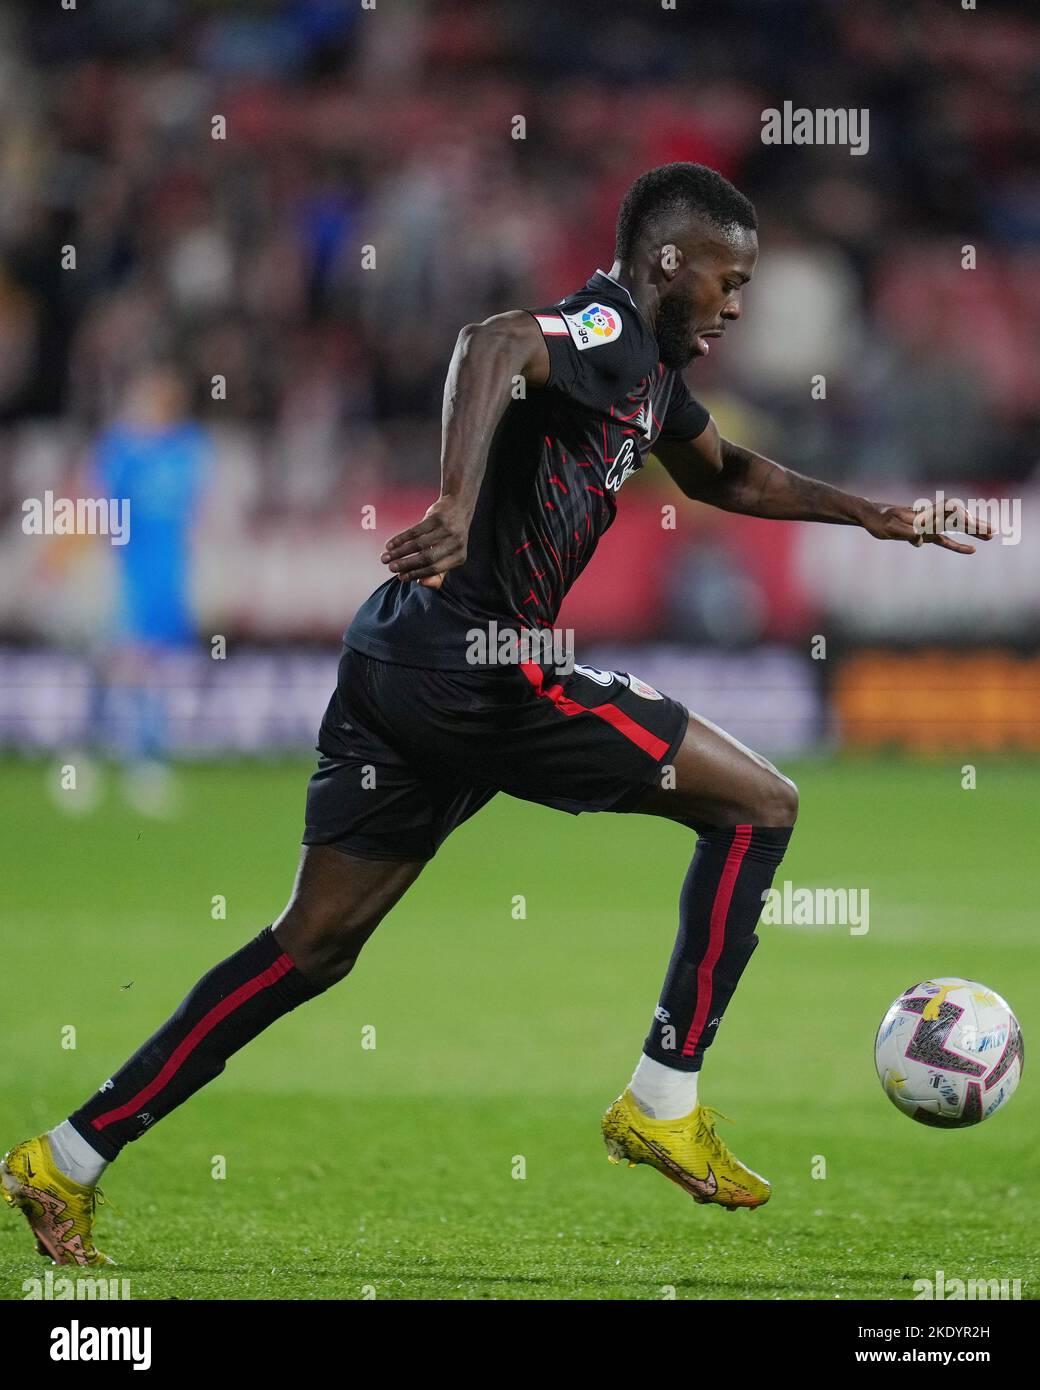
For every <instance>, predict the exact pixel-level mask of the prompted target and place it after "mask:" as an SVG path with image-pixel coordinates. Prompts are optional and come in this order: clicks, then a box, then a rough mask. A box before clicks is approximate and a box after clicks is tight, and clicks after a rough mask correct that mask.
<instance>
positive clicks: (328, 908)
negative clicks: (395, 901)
mask: <svg viewBox="0 0 1040 1390" xmlns="http://www.w3.org/2000/svg"><path fill="white" fill-rule="evenodd" d="M377 926H378V918H376V919H373V916H372V913H371V912H370V911H368V910H366V908H365V907H364V906H356V907H343V906H340V905H337V904H335V903H329V902H325V903H321V904H307V905H304V904H300V903H293V904H291V905H290V906H289V907H288V908H287V909H286V911H285V913H284V914H283V916H282V918H281V919H280V921H279V922H278V924H277V926H276V927H275V935H276V936H277V937H278V940H279V941H280V942H281V943H282V945H283V946H284V947H285V949H286V950H287V951H288V953H289V955H290V956H292V958H293V961H294V962H295V964H296V966H297V967H298V968H299V969H300V970H301V971H302V972H303V974H304V975H306V976H307V978H308V979H309V980H311V981H312V982H313V983H314V984H317V985H323V986H325V987H328V986H329V985H332V984H335V983H336V982H337V981H338V980H342V979H343V978H344V976H346V975H349V974H350V972H351V970H353V968H354V966H355V964H356V963H357V958H358V956H359V955H360V954H361V948H362V946H364V944H365V942H366V941H367V940H368V938H369V937H370V936H371V934H372V932H373V931H375V929H376V927H377Z"/></svg>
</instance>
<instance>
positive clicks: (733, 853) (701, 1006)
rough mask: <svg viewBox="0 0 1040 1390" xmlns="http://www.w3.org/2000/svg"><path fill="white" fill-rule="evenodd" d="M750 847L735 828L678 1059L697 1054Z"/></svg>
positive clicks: (743, 828)
mask: <svg viewBox="0 0 1040 1390" xmlns="http://www.w3.org/2000/svg"><path fill="white" fill-rule="evenodd" d="M750 843H751V826H750V825H738V826H737V827H736V829H735V830H734V832H733V843H732V844H731V845H730V847H729V853H728V854H727V855H726V862H725V864H724V865H723V866H722V873H721V874H720V875H719V885H718V887H717V888H716V889H715V901H714V902H713V903H712V905H711V918H710V921H709V924H708V949H707V950H706V951H705V953H704V957H703V959H702V960H701V963H700V965H698V967H697V1008H696V1010H695V1012H694V1015H693V1021H692V1023H691V1024H690V1031H689V1032H688V1033H687V1034H686V1041H685V1042H684V1043H683V1050H682V1055H683V1056H684V1057H692V1056H693V1054H694V1052H695V1051H696V1050H697V1044H698V1043H699V1042H700V1040H701V1034H702V1033H703V1032H704V1024H705V1022H706V1020H707V1017H708V1011H709V1009H710V1008H711V982H712V977H713V976H714V973H715V966H716V964H717V963H718V959H719V956H720V955H721V954H722V947H723V946H724V944H725V941H726V918H727V917H728V916H729V905H730V903H731V902H732V901H733V889H734V887H735V886H736V882H737V877H738V875H739V873H740V866H741V864H742V863H743V862H744V855H745V854H746V853H747V847H748V845H749V844H750Z"/></svg>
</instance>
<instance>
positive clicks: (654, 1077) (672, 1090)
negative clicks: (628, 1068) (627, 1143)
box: [629, 1053, 700, 1120]
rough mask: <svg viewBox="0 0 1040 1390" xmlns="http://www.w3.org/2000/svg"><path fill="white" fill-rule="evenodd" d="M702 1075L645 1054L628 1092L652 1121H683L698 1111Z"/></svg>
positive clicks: (641, 1058)
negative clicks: (680, 1068) (669, 1065)
mask: <svg viewBox="0 0 1040 1390" xmlns="http://www.w3.org/2000/svg"><path fill="white" fill-rule="evenodd" d="M699 1076H700V1072H696V1071H679V1070H677V1068H675V1067H666V1066H665V1065H664V1064H663V1063H662V1062H655V1061H654V1059H653V1058H652V1057H647V1055H646V1054H645V1053H644V1054H643V1055H642V1056H641V1057H640V1059H639V1065H638V1066H637V1067H636V1069H635V1071H634V1072H633V1074H632V1080H631V1081H630V1082H629V1089H630V1090H631V1092H632V1094H633V1095H634V1096H635V1100H636V1104H637V1105H638V1106H639V1108H640V1110H642V1112H643V1114H644V1115H647V1116H649V1118H650V1119H651V1120H682V1119H685V1118H686V1116H687V1115H689V1114H690V1112H691V1111H692V1110H695V1109H696V1108H697V1078H698V1077H699Z"/></svg>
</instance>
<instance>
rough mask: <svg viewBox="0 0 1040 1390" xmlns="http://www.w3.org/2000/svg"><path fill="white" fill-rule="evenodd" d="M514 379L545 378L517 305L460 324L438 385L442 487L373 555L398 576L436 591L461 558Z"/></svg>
mask: <svg viewBox="0 0 1040 1390" xmlns="http://www.w3.org/2000/svg"><path fill="white" fill-rule="evenodd" d="M518 377H523V379H524V380H525V381H526V382H527V383H528V385H530V386H544V385H545V383H546V382H547V381H548V380H549V352H548V349H547V348H546V346H545V339H544V338H543V336H542V330H541V329H540V328H539V327H538V325H537V323H536V322H535V321H534V319H533V318H532V317H531V315H530V314H528V313H526V312H525V311H524V310H522V309H515V310H512V311H510V312H509V313H506V314H496V315H495V316H494V317H493V318H490V319H486V320H485V321H484V322H483V323H477V324H472V323H470V324H467V325H466V327H465V328H464V329H463V330H462V332H461V333H460V334H459V336H458V341H457V342H456V344H455V351H454V353H453V354H452V359H451V364H450V365H449V367H448V377H447V380H446V381H445V383H444V412H443V416H442V432H441V492H440V496H439V497H438V498H437V500H436V502H434V504H433V506H432V507H430V508H429V510H428V511H427V513H426V515H425V517H424V518H423V520H422V521H420V522H419V523H418V524H417V525H415V526H410V527H409V528H408V530H407V531H402V532H400V534H399V535H396V536H393V537H391V539H390V540H388V541H387V543H386V545H385V547H384V549H383V553H382V555H381V556H380V559H381V560H382V562H383V564H384V565H389V567H390V569H391V570H392V571H393V573H394V574H396V575H397V577H398V579H402V580H412V579H415V580H418V581H419V583H420V584H424V585H426V586H427V587H429V588H438V587H439V586H440V585H441V584H442V583H443V582H444V575H445V574H446V573H447V571H448V570H452V569H456V568H457V567H458V566H459V565H461V564H462V563H463V561H464V560H465V558H466V543H467V538H468V536H469V526H470V522H471V521H472V519H473V509H474V508H475V506H476V505H477V494H478V493H479V491H480V484H481V480H482V479H483V477H484V469H485V467H486V465H487V456H488V450H489V449H490V447H491V439H492V436H493V435H494V433H495V430H496V428H497V427H498V423H499V421H500V420H501V419H502V416H503V415H504V414H505V410H506V407H507V406H508V404H509V402H510V400H511V399H512V391H513V384H514V382H515V381H516V379H517V378H518Z"/></svg>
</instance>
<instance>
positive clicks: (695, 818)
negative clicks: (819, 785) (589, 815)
mask: <svg viewBox="0 0 1040 1390" xmlns="http://www.w3.org/2000/svg"><path fill="white" fill-rule="evenodd" d="M631 809H632V810H634V811H639V812H642V813H644V814H647V815H655V816H665V817H667V818H668V819H670V820H678V821H682V822H683V823H684V824H687V825H693V826H700V825H704V826H729V825H743V824H747V825H759V826H790V825H793V824H794V822H795V817H796V816H797V813H798V790H797V788H796V787H795V784H794V783H793V782H792V781H791V779H790V778H789V777H785V776H784V774H783V773H782V772H780V771H779V770H778V769H777V768H776V767H774V766H773V764H772V763H771V762H770V761H769V760H768V758H764V757H763V756H762V755H761V754H760V753H756V752H755V751H754V750H753V749H751V748H748V747H746V746H745V745H744V744H743V743H741V742H740V741H739V740H738V739H735V738H733V737H732V735H731V734H727V733H726V731H725V730H724V729H720V728H719V727H718V725H716V724H713V723H712V722H711V721H710V720H709V719H704V718H703V717H702V716H700V715H697V714H690V716H689V719H688V722H687V725H686V733H685V735H684V737H683V740H682V742H681V744H680V745H679V747H678V749H677V750H676V751H675V753H674V754H673V757H672V760H671V764H670V766H669V767H665V768H662V769H661V776H660V778H659V779H658V780H657V781H655V782H654V783H653V784H652V785H651V786H650V787H649V788H648V789H647V791H646V792H645V794H644V795H643V797H642V798H641V799H640V800H639V801H637V802H636V804H635V805H633V806H632V807H631Z"/></svg>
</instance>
